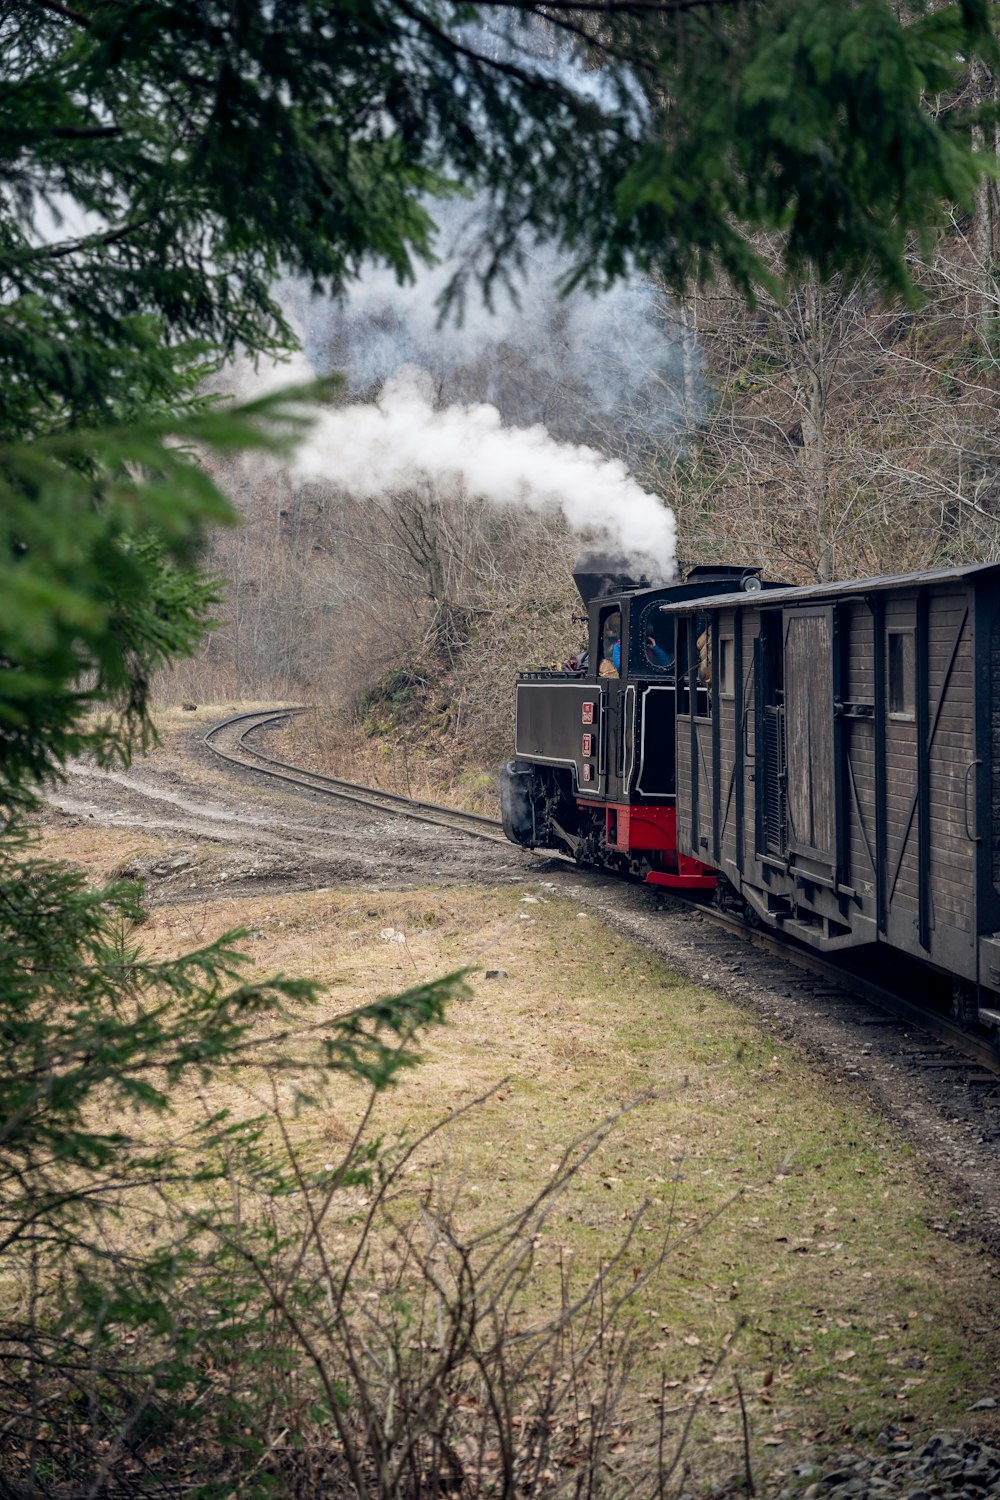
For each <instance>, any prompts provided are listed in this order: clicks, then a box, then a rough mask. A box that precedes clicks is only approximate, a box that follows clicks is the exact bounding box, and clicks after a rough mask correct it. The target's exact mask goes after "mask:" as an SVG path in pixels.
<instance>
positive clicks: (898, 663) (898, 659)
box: [889, 630, 917, 719]
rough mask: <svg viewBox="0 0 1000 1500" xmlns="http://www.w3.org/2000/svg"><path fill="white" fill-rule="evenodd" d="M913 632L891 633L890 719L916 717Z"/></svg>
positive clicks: (898, 631) (893, 631)
mask: <svg viewBox="0 0 1000 1500" xmlns="http://www.w3.org/2000/svg"><path fill="white" fill-rule="evenodd" d="M915 661H916V656H915V651H914V644H913V631H912V630H891V631H890V632H889V717H890V718H891V719H913V718H915V717H916V705H917V694H916V683H915V679H916V671H915Z"/></svg>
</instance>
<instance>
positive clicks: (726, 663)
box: [719, 635, 736, 698]
mask: <svg viewBox="0 0 1000 1500" xmlns="http://www.w3.org/2000/svg"><path fill="white" fill-rule="evenodd" d="M735 667H736V659H735V657H734V655H733V638H732V636H731V635H723V636H720V637H719V692H720V693H721V694H722V696H723V698H732V697H734V695H735V692H736V671H735Z"/></svg>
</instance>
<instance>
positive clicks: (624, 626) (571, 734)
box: [500, 559, 759, 891]
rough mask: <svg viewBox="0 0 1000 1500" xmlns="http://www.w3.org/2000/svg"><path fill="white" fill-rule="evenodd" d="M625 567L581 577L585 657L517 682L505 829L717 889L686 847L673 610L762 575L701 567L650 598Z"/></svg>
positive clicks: (600, 565) (673, 881)
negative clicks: (679, 792) (679, 802)
mask: <svg viewBox="0 0 1000 1500" xmlns="http://www.w3.org/2000/svg"><path fill="white" fill-rule="evenodd" d="M615 569H616V565H615V564H614V563H613V562H606V561H605V562H602V560H598V559H594V560H591V561H590V562H589V563H585V564H582V565H581V566H580V567H579V568H578V570H577V572H576V573H575V574H574V578H575V580H576V583H577V587H578V589H579V591H580V595H581V597H582V599H583V602H584V604H585V606H586V607H587V617H586V618H587V624H588V648H587V651H586V652H585V653H584V654H583V656H582V657H581V659H580V660H579V661H571V662H569V663H566V664H564V665H562V666H558V667H549V668H545V669H543V670H539V671H535V672H523V673H521V675H520V676H519V678H518V683H517V726H516V734H515V756H516V759H515V760H513V761H511V762H510V763H509V764H508V765H507V766H506V767H505V768H504V770H503V771H502V773H501V782H500V792H501V807H502V812H503V823H504V830H505V832H506V834H507V837H508V838H510V839H512V840H513V841H514V842H516V843H520V844H523V845H525V846H527V847H529V848H542V849H561V850H563V851H568V852H570V853H572V854H573V855H575V856H576V858H577V859H578V860H580V861H581V862H584V863H592V864H601V865H605V866H608V867H610V868H614V869H619V870H621V871H623V872H627V873H629V874H632V875H636V876H639V877H640V878H642V879H645V880H646V881H648V882H650V883H652V884H658V885H665V886H672V887H675V888H679V889H687V890H702V891H708V890H711V889H713V888H714V886H715V875H714V873H713V872H712V871H710V870H708V869H707V868H706V867H705V865H704V863H703V861H702V860H701V859H700V858H699V857H698V856H688V855H686V854H685V855H679V853H678V848H677V839H676V828H675V770H674V742H675V716H676V697H677V667H678V655H677V652H676V649H675V634H676V625H675V621H674V619H673V617H672V616H671V615H669V614H668V613H667V612H666V609H667V606H669V605H672V604H673V605H676V604H680V603H683V602H684V601H686V600H689V599H692V598H698V597H700V596H701V595H705V594H712V595H720V594H729V593H732V592H736V591H739V590H741V589H742V588H744V587H745V585H746V583H747V581H748V580H752V582H753V583H754V584H756V583H757V570H756V569H746V568H728V567H719V568H707V567H706V568H696V569H694V570H692V572H691V573H689V575H688V577H687V578H686V579H685V580H684V581H683V582H682V583H678V584H674V585H671V586H668V587H664V588H658V589H651V588H648V587H642V586H641V585H638V584H636V583H635V582H634V581H633V580H631V579H630V578H628V577H626V576H624V575H622V574H621V573H620V572H616V571H615ZM758 586H759V585H758ZM682 669H683V662H682Z"/></svg>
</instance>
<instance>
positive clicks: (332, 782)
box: [202, 708, 509, 848]
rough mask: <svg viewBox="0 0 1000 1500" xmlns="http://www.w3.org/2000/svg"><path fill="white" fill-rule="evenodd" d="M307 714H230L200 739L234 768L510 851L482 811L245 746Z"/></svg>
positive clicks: (498, 829) (271, 711) (497, 824)
mask: <svg viewBox="0 0 1000 1500" xmlns="http://www.w3.org/2000/svg"><path fill="white" fill-rule="evenodd" d="M308 712H309V710H308V709H305V708H284V709H280V710H275V709H265V710H258V711H254V712H249V713H241V714H233V715H232V717H231V718H228V719H223V720H222V721H221V722H220V723H218V724H214V725H213V726H212V728H211V729H209V730H208V732H207V733H206V734H204V735H203V736H202V741H203V743H204V744H205V745H206V746H207V747H208V749H209V750H211V752H212V753H213V755H217V756H219V757H220V759H222V760H225V761H229V762H230V764H232V765H236V766H242V767H244V769H249V770H254V771H257V772H259V773H260V774H261V775H263V776H269V777H271V778H272V779H273V780H275V781H283V782H285V783H287V784H288V785H289V786H294V787H299V788H300V789H302V790H303V791H312V792H320V793H321V794H322V795H324V796H327V797H336V798H338V799H339V800H341V801H343V802H353V803H356V804H357V805H358V806H360V807H367V808H368V809H369V810H370V811H372V812H380V813H389V814H392V815H393V816H395V817H401V818H409V819H411V820H412V821H413V822H415V823H431V824H433V825H434V826H436V827H438V828H453V829H455V830H456V831H457V832H460V833H466V834H470V835H471V836H472V837H473V838H481V839H488V840H489V841H490V842H491V843H494V844H503V845H504V847H505V848H509V844H508V842H507V839H506V838H505V837H504V834H503V826H502V824H501V823H500V821H499V819H498V818H487V817H484V816H483V814H481V813H470V812H461V811H459V810H458V809H457V808H453V807H443V806H441V805H440V804H439V803H437V802H420V801H418V800H417V799H416V798H413V797H403V796H401V795H399V794H398V793H397V792H383V791H379V790H378V789H377V788H376V787H370V786H362V785H361V784H360V783H359V782H356V781H345V780H344V779H343V777H340V776H328V775H326V773H325V772H321V771H308V770H306V769H305V768H304V767H303V766H296V765H293V764H292V762H291V761H287V760H281V759H279V758H278V757H277V756H274V755H266V754H265V753H264V752H263V751H262V750H259V749H257V747H256V746H254V745H249V744H247V738H248V736H249V735H251V734H255V733H256V732H257V731H258V730H261V729H269V728H270V729H273V728H276V727H277V725H279V724H282V723H284V722H285V721H286V720H288V719H290V718H292V717H293V716H294V715H295V714H301V713H308Z"/></svg>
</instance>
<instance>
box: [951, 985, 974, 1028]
mask: <svg viewBox="0 0 1000 1500" xmlns="http://www.w3.org/2000/svg"><path fill="white" fill-rule="evenodd" d="M948 1014H949V1016H950V1017H951V1019H952V1020H953V1021H954V1022H955V1025H956V1026H960V1027H961V1028H962V1030H963V1031H969V1030H970V1029H971V1028H972V1027H973V1026H975V1024H976V1022H977V1021H978V1020H979V1005H978V1003H977V1001H976V992H975V990H974V988H973V987H972V985H971V984H969V983H968V981H967V980H965V979H953V980H952V982H951V1005H950V1006H949V1007H948Z"/></svg>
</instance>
